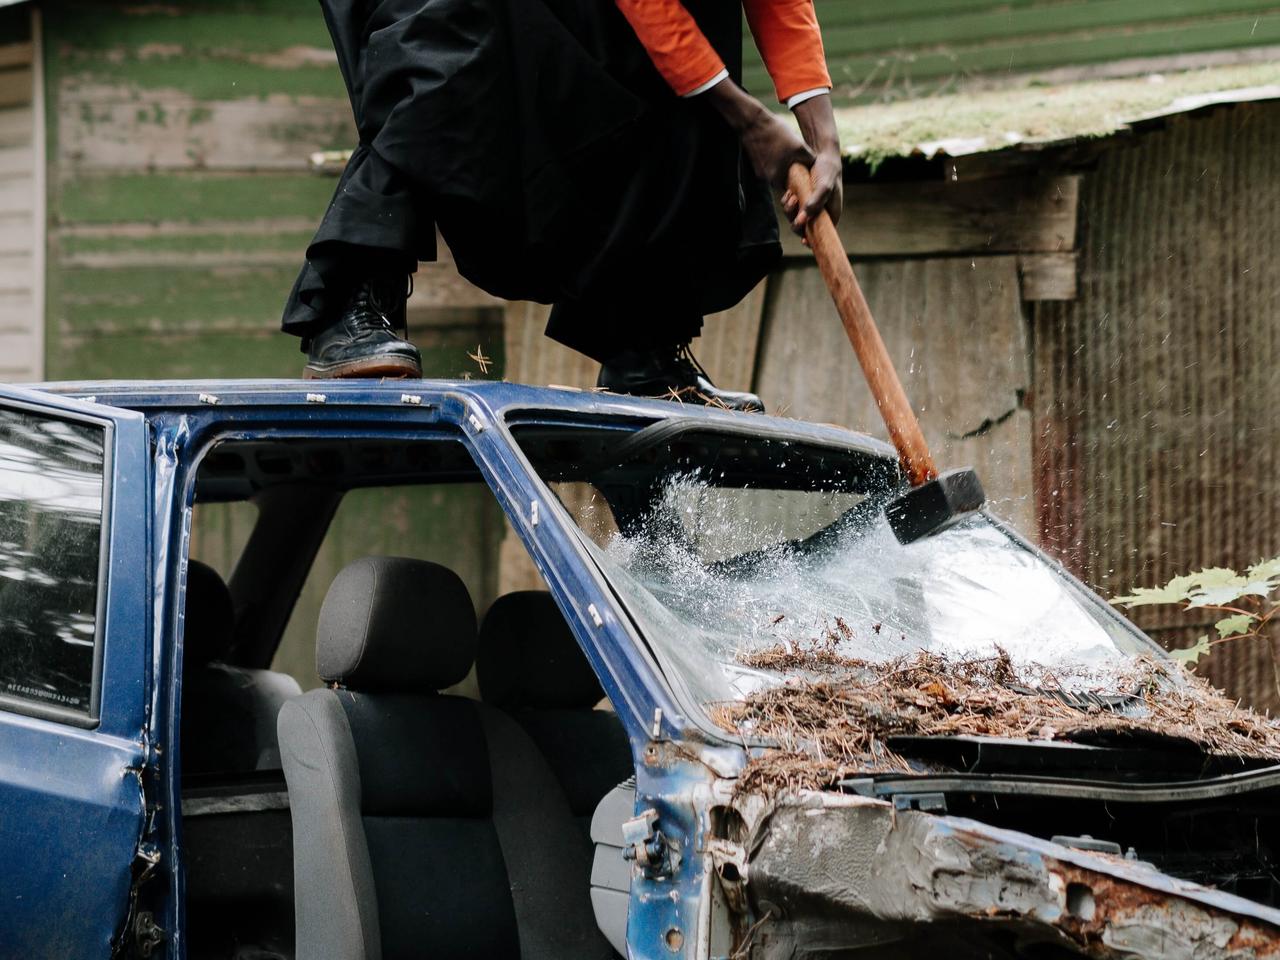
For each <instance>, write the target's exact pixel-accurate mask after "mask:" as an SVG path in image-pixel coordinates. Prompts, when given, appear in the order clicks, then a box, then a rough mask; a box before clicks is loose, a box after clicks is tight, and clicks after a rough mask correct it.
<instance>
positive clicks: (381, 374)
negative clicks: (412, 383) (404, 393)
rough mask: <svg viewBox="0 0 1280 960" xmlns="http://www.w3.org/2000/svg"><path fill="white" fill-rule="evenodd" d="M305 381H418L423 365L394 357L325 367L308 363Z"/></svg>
mask: <svg viewBox="0 0 1280 960" xmlns="http://www.w3.org/2000/svg"><path fill="white" fill-rule="evenodd" d="M302 378H303V379H304V380H356V379H360V380H374V379H378V378H390V379H397V380H409V379H412V380H418V379H421V378H422V366H421V364H418V363H414V362H413V361H412V360H407V359H396V358H394V357H370V358H368V359H367V360H348V361H347V362H346V363H335V364H331V365H329V366H325V367H316V366H313V365H312V364H310V363H308V364H307V365H306V366H305V367H303V368H302Z"/></svg>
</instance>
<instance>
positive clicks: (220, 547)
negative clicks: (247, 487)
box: [191, 500, 258, 580]
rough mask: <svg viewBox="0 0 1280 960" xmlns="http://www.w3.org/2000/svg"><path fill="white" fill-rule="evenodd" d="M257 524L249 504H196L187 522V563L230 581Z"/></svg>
mask: <svg viewBox="0 0 1280 960" xmlns="http://www.w3.org/2000/svg"><path fill="white" fill-rule="evenodd" d="M257 522H258V505H257V504H255V503H253V502H252V501H251V500H240V501H237V502H233V503H197V504H196V506H195V512H194V513H193V514H192V520H191V559H192V560H199V561H200V562H201V563H203V564H206V565H208V566H210V567H213V569H214V570H216V571H218V573H219V574H221V575H222V578H223V579H224V580H230V579H231V574H232V573H233V572H234V571H235V569H236V563H237V562H238V561H239V560H240V554H242V553H244V548H245V544H247V543H248V542H249V536H250V534H252V533H253V525H254V524H255V523H257Z"/></svg>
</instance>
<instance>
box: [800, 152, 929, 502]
mask: <svg viewBox="0 0 1280 960" xmlns="http://www.w3.org/2000/svg"><path fill="white" fill-rule="evenodd" d="M787 186H788V187H790V188H791V192H792V193H793V194H795V196H796V198H797V199H798V200H799V201H800V204H801V206H803V205H804V203H805V201H807V200H808V199H809V194H810V193H812V192H813V183H812V180H811V178H810V174H809V170H808V169H807V168H806V167H805V166H804V165H803V164H800V163H796V164H792V166H791V170H790V171H789V173H788V177H787ZM805 237H806V239H808V241H809V246H810V248H811V249H812V250H813V255H814V256H815V257H816V258H817V260H818V269H819V270H820V271H822V278H823V279H824V280H826V282H827V289H828V290H830V291H831V299H833V300H834V301H835V303H836V310H837V311H838V312H839V314H840V319H841V320H842V321H843V322H844V331H845V333H847V334H848V335H849V342H850V343H851V344H853V352H854V353H856V354H857V355H858V362H859V363H860V364H861V365H862V372H863V374H864V375H865V376H866V378H867V386H868V387H869V388H870V389H871V395H872V396H873V397H875V400H876V405H877V406H878V407H879V408H880V416H882V417H884V424H885V426H886V427H888V428H889V439H890V440H892V441H893V445H894V446H895V447H896V448H897V450H898V457H899V458H900V459H901V461H902V468H903V470H904V471H905V472H906V474H907V477H908V479H910V481H911V485H912V486H913V487H918V486H920V485H921V484H923V483H927V482H928V481H930V480H933V479H934V478H936V477H937V476H938V469H937V467H935V466H934V463H933V457H932V456H931V455H930V453H929V445H928V444H927V443H925V439H924V433H923V431H921V429H920V421H919V420H917V419H916V415H915V412H914V411H913V410H912V409H911V403H910V401H908V400H907V393H906V391H905V390H903V389H902V381H901V380H899V379H898V371H897V370H895V369H894V366H893V361H892V360H890V359H889V351H888V350H886V349H885V346H884V340H883V339H881V337H880V331H879V330H878V329H877V328H876V322H875V320H874V319H873V318H872V316H871V308H870V307H868V306H867V299H866V297H864V296H863V295H862V288H861V287H859V286H858V278H857V277H855V276H854V275H853V267H852V265H851V264H850V263H849V257H848V255H847V254H846V253H845V251H844V244H843V243H841V241H840V234H839V233H837V232H836V225H835V224H834V223H832V222H831V217H830V216H828V215H827V212H826V211H825V210H824V211H822V213H820V214H819V215H818V216H817V217H816V218H814V219H812V220H810V221H809V223H808V224H807V225H806V226H805Z"/></svg>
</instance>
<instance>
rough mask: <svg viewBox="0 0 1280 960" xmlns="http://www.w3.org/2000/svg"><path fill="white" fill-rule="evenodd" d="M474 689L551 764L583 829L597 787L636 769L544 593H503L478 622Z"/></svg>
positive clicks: (601, 791) (602, 789) (606, 787)
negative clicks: (511, 720) (517, 726)
mask: <svg viewBox="0 0 1280 960" xmlns="http://www.w3.org/2000/svg"><path fill="white" fill-rule="evenodd" d="M476 678H477V680H478V681H479V683H480V696H481V699H483V700H484V701H485V702H486V703H490V704H493V705H494V706H495V707H499V708H501V709H502V710H504V711H505V712H507V713H509V714H510V715H511V716H512V717H514V718H515V720H516V722H517V723H519V724H520V726H522V727H523V728H524V730H525V732H526V733H527V734H529V737H530V738H531V739H532V740H533V742H534V743H536V744H537V745H538V749H539V750H540V751H541V752H542V755H543V756H544V757H545V758H546V760H547V763H548V764H550V766H551V769H552V771H553V772H554V773H555V775H556V779H557V780H558V781H559V782H560V786H561V787H563V788H564V792H565V795H566V796H567V797H568V798H569V807H570V809H572V810H573V815H574V817H576V818H577V820H578V824H579V826H580V827H581V828H582V831H583V835H584V836H588V837H589V836H590V832H591V817H592V814H594V813H595V809H596V806H597V804H599V803H600V801H601V799H603V798H604V795H605V794H606V793H608V792H609V791H610V790H612V789H613V788H614V787H616V786H617V785H618V784H619V783H621V782H622V781H623V780H626V779H627V778H628V777H630V776H631V775H632V774H633V773H634V772H635V771H634V769H633V767H632V759H631V747H630V744H629V742H628V740H627V734H626V731H624V730H623V728H622V724H621V722H620V721H619V720H618V717H617V715H616V714H615V713H613V712H612V711H610V710H597V709H595V706H596V704H598V703H599V702H600V701H601V700H603V699H604V690H603V689H602V688H601V686H600V681H599V680H598V679H597V678H596V675H595V671H594V670H592V668H591V664H590V663H589V662H588V661H587V657H586V655H585V654H584V653H583V652H582V648H581V647H579V646H578V641H577V640H575V639H574V636H573V632H572V631H571V630H570V629H569V624H568V623H566V622H565V619H564V616H563V615H562V614H561V613H560V608H559V607H557V606H556V602H555V600H554V599H553V598H552V596H551V594H549V593H546V592H545V591H541V590H524V591H519V592H516V593H508V594H506V595H504V596H501V597H499V598H498V599H497V600H495V601H494V603H493V606H491V607H490V608H489V612H488V613H487V614H485V618H484V624H483V626H482V627H481V628H480V651H479V654H478V656H477V658H476Z"/></svg>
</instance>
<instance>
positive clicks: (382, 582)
mask: <svg viewBox="0 0 1280 960" xmlns="http://www.w3.org/2000/svg"><path fill="white" fill-rule="evenodd" d="M475 656H476V611H475V607H473V606H472V605H471V594H470V593H468V592H467V585H466V584H465V583H463V582H462V578H461V577H459V576H458V575H457V574H456V573H454V572H453V571H452V570H450V569H449V568H448V567H442V566H441V565H440V564H438V563H431V562H429V561H427V560H410V559H407V558H404V557H365V558H363V559H361V560H356V561H355V562H354V563H350V564H348V565H347V566H346V567H345V568H344V569H343V570H342V572H341V573H339V574H338V575H337V577H335V578H334V580H333V583H332V584H331V585H330V586H329V592H328V593H327V594H325V598H324V603H323V604H322V605H321V607H320V624H319V628H318V630H317V632H316V672H317V673H319V675H320V679H321V680H324V681H325V682H326V683H338V684H342V685H343V686H346V687H350V688H351V689H353V690H365V691H368V692H381V693H426V692H429V691H434V690H442V689H444V688H445V687H449V686H452V685H453V684H455V683H458V682H459V681H461V680H463V679H464V678H465V677H466V675H467V672H468V671H469V670H470V669H471V664H472V663H474V662H475Z"/></svg>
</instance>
